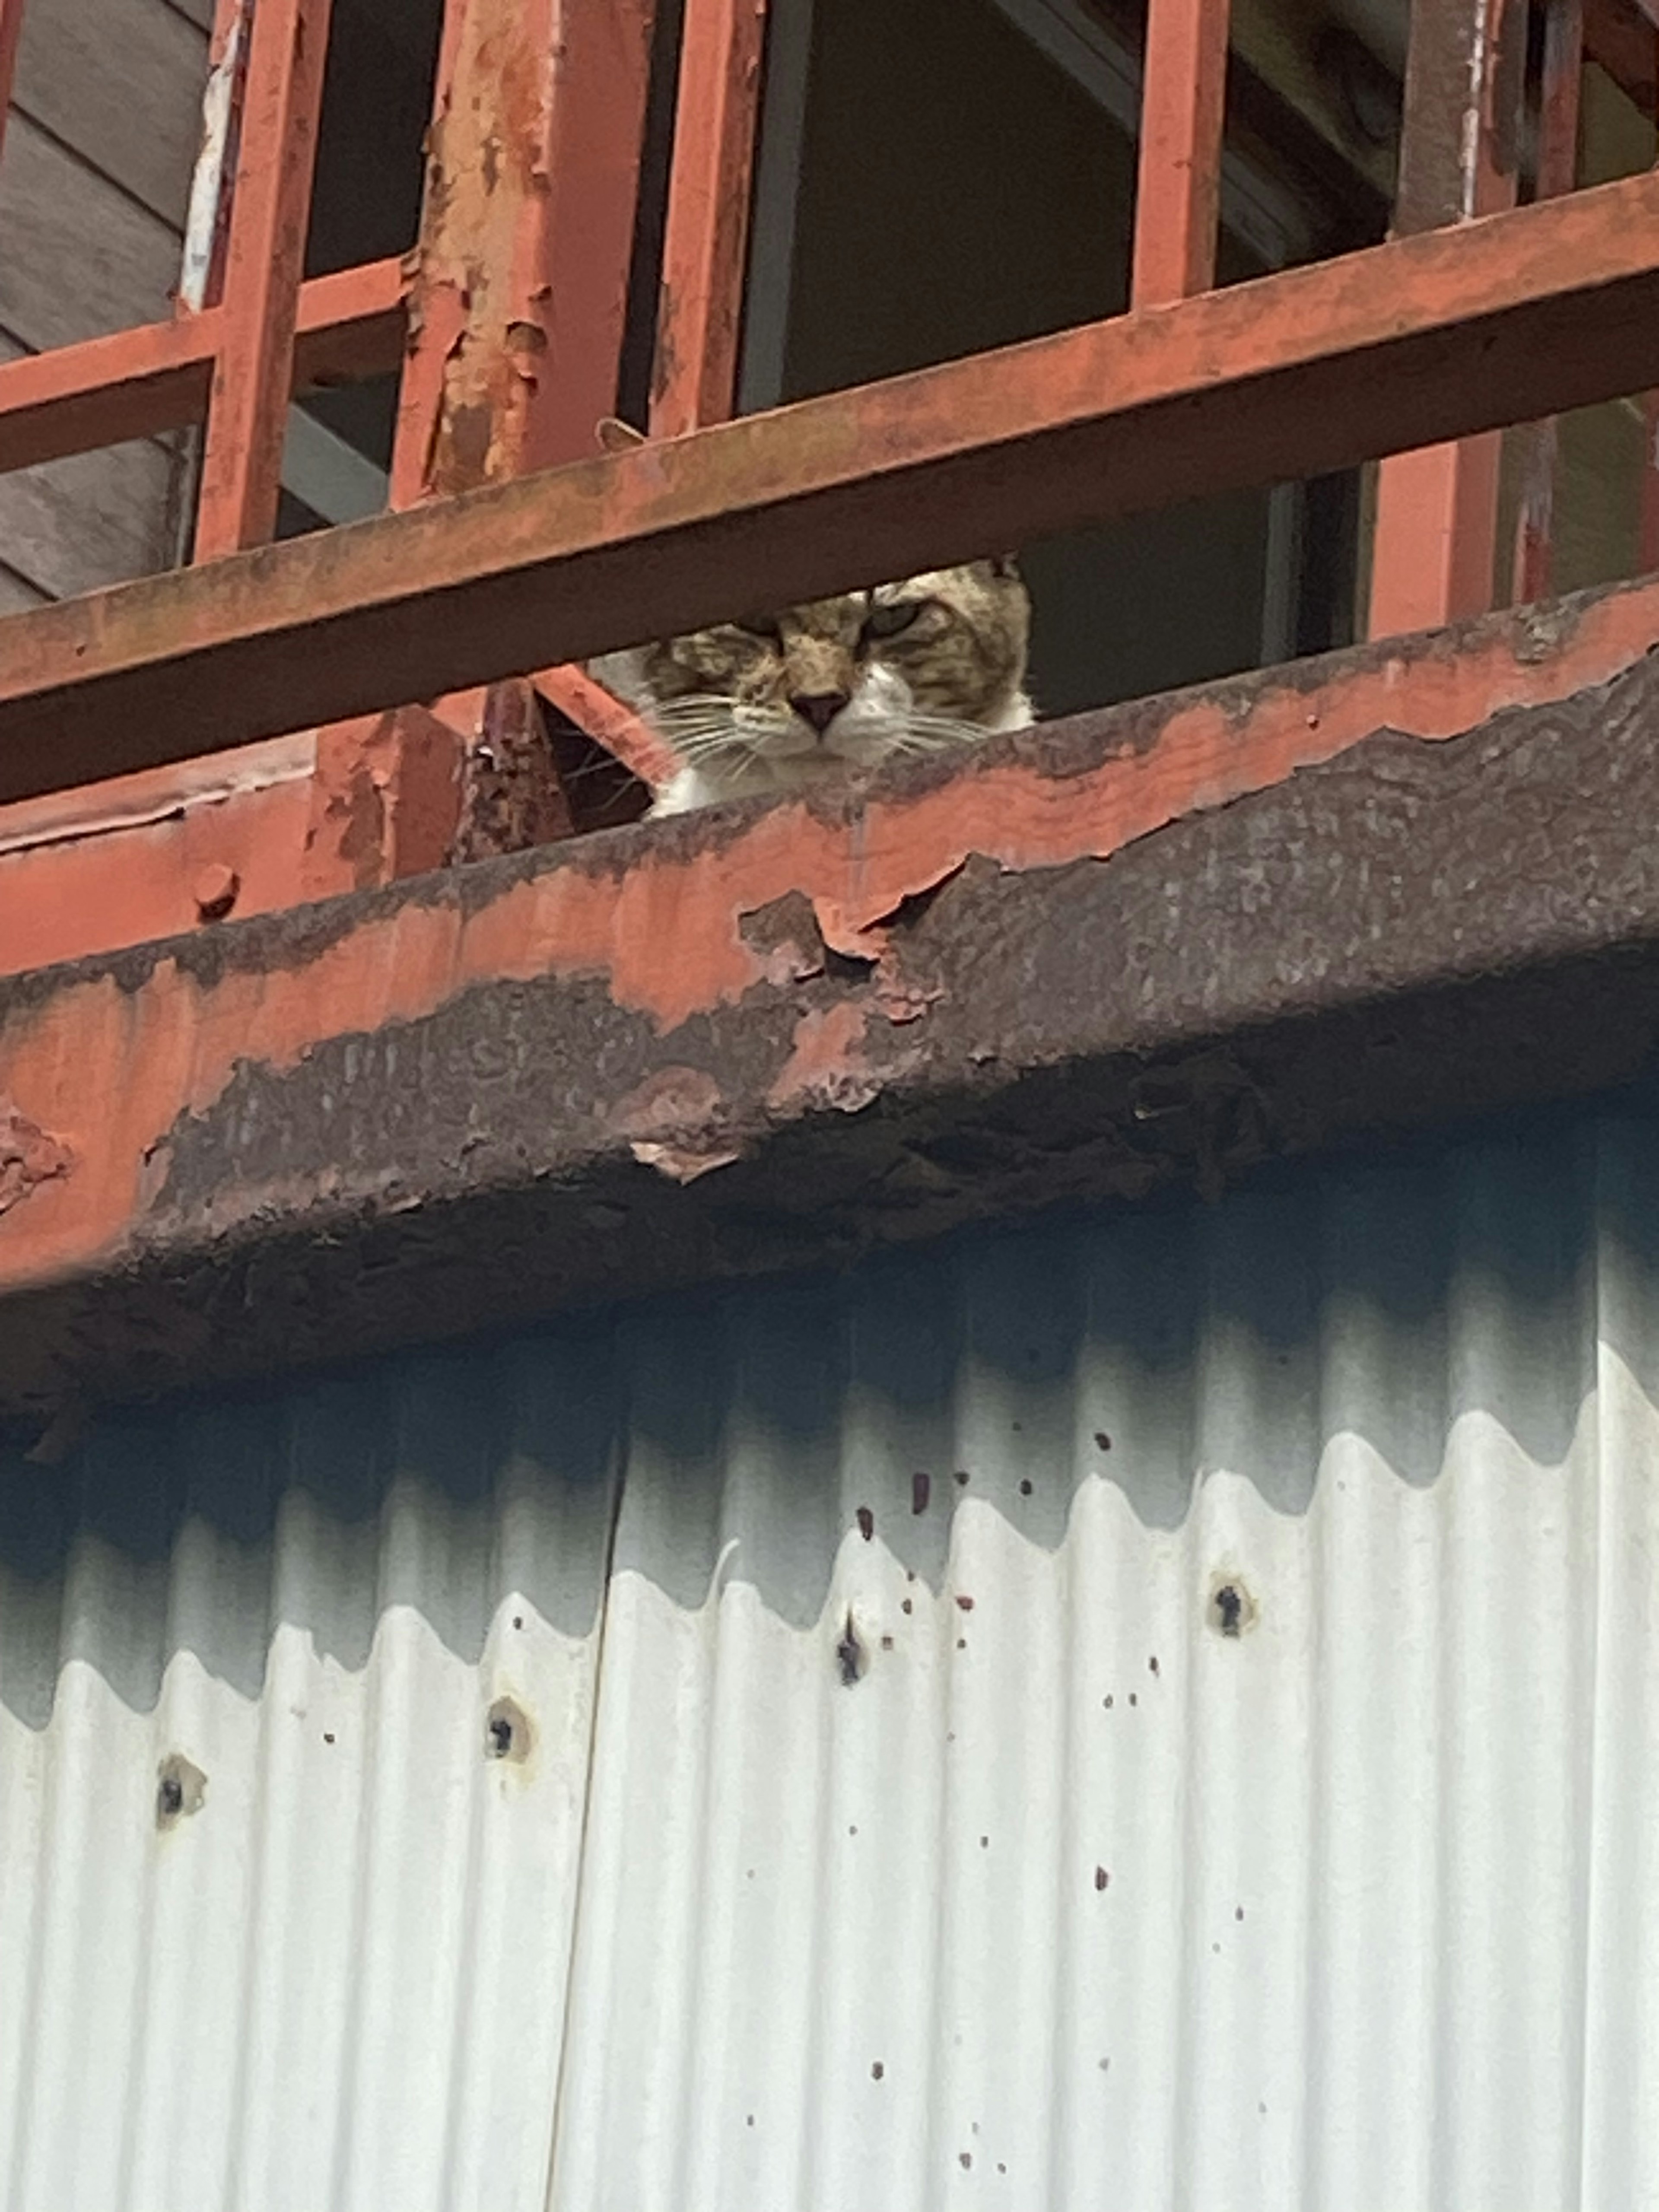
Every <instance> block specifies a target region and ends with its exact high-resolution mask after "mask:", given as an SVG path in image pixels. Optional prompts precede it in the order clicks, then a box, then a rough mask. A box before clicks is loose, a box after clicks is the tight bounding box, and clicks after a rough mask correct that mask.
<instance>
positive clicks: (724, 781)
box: [645, 691, 1035, 822]
mask: <svg viewBox="0 0 1659 2212" xmlns="http://www.w3.org/2000/svg"><path fill="white" fill-rule="evenodd" d="M1034 719H1035V716H1034V714H1033V711H1032V707H1031V702H1030V699H1029V698H1028V697H1027V696H1026V695H1025V693H1024V691H1017V692H1016V693H1015V694H1014V696H1013V697H1012V699H1011V700H1010V701H1009V702H1008V703H1007V705H1006V707H1005V708H1003V709H1002V711H1001V712H1000V714H996V715H994V716H993V718H992V719H991V720H989V721H988V722H987V723H986V724H985V726H984V734H985V735H986V736H987V738H995V737H1003V736H1006V734H1007V733H1008V732H1010V731H1012V730H1025V729H1029V728H1030V726H1031V723H1032V721H1033V720H1034ZM888 727H889V728H891V725H889V726H888ZM900 727H902V724H901V725H900ZM880 741H881V732H879V731H878V730H875V729H872V731H871V732H870V733H869V743H870V750H871V753H872V757H871V758H870V759H869V760H867V761H854V760H850V759H848V758H846V757H842V756H838V755H836V754H834V753H829V752H824V751H820V750H814V751H811V752H800V753H790V754H786V755H783V756H779V755H776V754H768V753H754V752H750V753H739V754H736V755H734V757H733V758H732V762H731V763H730V765H729V766H728V767H725V768H723V769H714V768H713V767H706V768H683V769H681V770H680V772H679V774H678V775H677V776H674V777H673V778H671V781H669V782H667V783H665V784H664V785H663V786H662V787H661V789H660V790H659V792H658V793H657V795H656V798H655V799H653V802H652V804H651V805H650V806H649V807H648V808H647V811H646V817H645V818H646V820H647V822H653V821H658V820H660V819H661V818H663V817H665V816H667V815H670V814H690V813H694V812H695V811H696V809H697V808H698V807H700V806H718V805H720V801H721V800H722V799H758V798H761V797H763V796H764V795H768V794H770V795H774V796H775V795H779V794H781V793H785V792H791V791H807V790H810V789H811V787H812V786H813V785H814V784H819V783H824V782H828V781H830V780H832V779H833V778H835V777H836V776H837V775H844V774H845V772H846V771H847V770H848V769H849V768H854V767H878V766H879V765H880V763H881V751H880Z"/></svg>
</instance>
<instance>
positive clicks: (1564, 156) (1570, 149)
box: [1510, 0, 1584, 603]
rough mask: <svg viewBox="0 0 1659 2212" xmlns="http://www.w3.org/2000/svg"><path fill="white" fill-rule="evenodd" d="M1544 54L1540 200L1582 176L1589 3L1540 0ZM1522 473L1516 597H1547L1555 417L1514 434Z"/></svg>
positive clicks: (1555, 471) (1513, 592) (1566, 188)
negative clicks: (1581, 116)
mask: <svg viewBox="0 0 1659 2212" xmlns="http://www.w3.org/2000/svg"><path fill="white" fill-rule="evenodd" d="M1542 5H1543V8H1544V55H1543V68H1542V76H1541V84H1540V88H1539V115H1538V155H1537V167H1538V176H1537V197H1539V198H1540V199H1553V198H1554V197H1556V196H1557V195H1558V194H1559V193H1561V192H1570V191H1571V190H1572V189H1573V187H1574V185H1576V184H1577V181H1578V118H1579V109H1580V106H1581V100H1580V93H1581V88H1582V83H1583V64H1584V0H1542ZM1560 443H1561V441H1560V437H1559V432H1558V430H1557V427H1556V420H1555V417H1554V416H1553V415H1547V416H1545V417H1544V419H1543V420H1542V421H1541V422H1528V423H1524V424H1522V425H1521V426H1520V427H1519V428H1516V429H1515V430H1514V431H1512V432H1510V451H1511V453H1512V454H1513V456H1514V460H1515V465H1516V471H1517V475H1518V477H1519V499H1518V504H1517V507H1516V519H1515V545H1514V550H1513V574H1512V578H1511V588H1510V598H1512V599H1519V600H1521V601H1522V602H1523V603H1524V602H1529V601H1531V600H1533V599H1543V598H1545V597H1546V596H1547V593H1548V592H1549V590H1550V586H1551V583H1552V581H1553V571H1554V543H1553V539H1554V523H1555V498H1556V489H1557V481H1556V480H1557V477H1558V474H1559V466H1560Z"/></svg>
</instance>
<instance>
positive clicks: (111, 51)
mask: <svg viewBox="0 0 1659 2212" xmlns="http://www.w3.org/2000/svg"><path fill="white" fill-rule="evenodd" d="M210 12H211V0H27V9H26V11H25V15H24V22H23V37H22V44H21V50H20V52H19V55H18V64H17V81H16V84H15V93H14V99H13V103H12V108H11V113H10V117H9V121H8V124H7V128H6V137H5V148H4V152H3V155H0V360H11V359H14V358H15V357H16V356H17V355H19V354H21V353H33V352H38V351H40V350H41V349H45V348H46V347H49V346H58V345H66V344H69V343H72V342H73V341H74V340H76V338H85V337H94V336H96V335H97V334H98V333H100V331H112V330H120V329H124V328H125V327H127V326H128V325H131V324H134V323H146V322H154V321H156V320H159V319H161V318H162V317H164V316H166V315H167V313H169V312H170V307H171V295H172V291H173V285H174V283H176V281H177V278H178V274H179V257H180V252H181V246H182V240H183V234H184V221H185V203H186V201H187V199H188V197H189V191H190V178H191V166H192V164H193V162H194V161H195V158H196V148H197V136H198V131H199V128H200V116H201V94H202V83H203V79H204V73H205V70H206V58H207V25H208V21H209V19H210ZM178 476H179V459H178V457H177V454H176V453H175V451H174V448H173V444H172V442H171V441H162V440H151V439H144V440H140V441H135V442H134V443H132V444H130V445H125V446H118V447H111V448H109V449H108V450H106V451H105V452H102V453H86V454H81V455H77V456H76V457H75V458H73V459H69V460H64V461H57V462H53V463H52V464H51V465H48V466H46V467H44V468H38V469H24V470H21V471H16V472H15V473H14V474H12V475H10V476H6V477H0V612H11V611H15V610H16V609H17V608H20V607H25V606H31V605H36V604H38V603H39V601H40V600H41V599H58V598H63V597H65V596H67V595H68V594H70V593H71V592H84V591H90V590H93V589H94V588H95V587H96V586H99V585H100V584H107V583H113V582H116V581H118V580H120V579H121V578H123V577H126V576H136V575H142V574H145V573H146V572H148V571H149V570H151V569H154V568H162V567H165V566H167V563H168V562H170V561H171V560H172V558H173V548H174V543H175V536H176V509H177V500H178Z"/></svg>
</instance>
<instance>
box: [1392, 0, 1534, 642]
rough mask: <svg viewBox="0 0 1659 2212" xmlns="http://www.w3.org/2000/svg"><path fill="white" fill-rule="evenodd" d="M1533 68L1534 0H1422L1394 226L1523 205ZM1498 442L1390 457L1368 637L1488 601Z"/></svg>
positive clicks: (1404, 230) (1406, 229) (1404, 232)
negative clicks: (1530, 18)
mask: <svg viewBox="0 0 1659 2212" xmlns="http://www.w3.org/2000/svg"><path fill="white" fill-rule="evenodd" d="M1525 70H1526V0H1412V9H1411V40H1410V46H1409V48H1408V51H1407V65H1406V100H1405V113H1404V117H1403V120H1402V126H1401V150H1400V182H1399V188H1398V191H1397V193H1396V196H1395V224H1394V228H1395V235H1396V236H1399V237H1412V236H1414V235H1416V234H1419V233H1420V232H1422V231H1425V230H1429V229H1434V228H1440V227H1441V226H1443V225H1449V224H1457V223H1465V222H1471V221H1473V220H1474V218H1476V217H1478V216H1486V215H1492V214H1495V213H1498V212H1500V211H1502V210H1507V209H1510V208H1513V207H1514V205H1515V201H1516V182H1517V173H1518V169H1519V163H1520V145H1521V118H1522V94H1523V92H1524V88H1525ZM1500 451H1501V441H1499V440H1498V438H1496V437H1495V436H1492V435H1486V436H1484V437H1480V438H1473V439H1460V440H1457V441H1453V442H1451V443H1449V444H1448V445H1445V446H1443V447H1432V448H1426V449H1424V450H1420V451H1419V452H1415V453H1401V454H1400V455H1398V456H1396V457H1395V458H1393V459H1389V460H1387V461H1385V462H1384V464H1383V468H1382V470H1381V471H1380V474H1379V479H1378V483H1377V497H1376V533H1375V537H1374V539H1373V544H1372V556H1371V591H1370V611H1369V618H1368V624H1367V627H1368V629H1369V633H1370V635H1371V636H1373V637H1379V636H1390V635H1394V634H1395V633H1396V632H1398V631H1403V630H1413V629H1431V628H1432V627H1434V626H1435V625H1436V624H1437V623H1447V622H1453V621H1455V620H1457V619H1458V618H1459V617H1462V616H1465V615H1474V614H1480V613H1481V612H1483V611H1485V610H1486V608H1487V607H1489V606H1490V605H1492V580H1493V564H1494V558H1495V553H1496V538H1497V528H1498V462H1499V457H1500Z"/></svg>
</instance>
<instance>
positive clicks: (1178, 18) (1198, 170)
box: [1130, 0, 1229, 307]
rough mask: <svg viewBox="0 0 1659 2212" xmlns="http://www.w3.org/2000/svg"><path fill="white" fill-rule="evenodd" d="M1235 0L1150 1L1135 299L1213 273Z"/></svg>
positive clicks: (1192, 284) (1181, 289) (1172, 295)
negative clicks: (1229, 37)
mask: <svg viewBox="0 0 1659 2212" xmlns="http://www.w3.org/2000/svg"><path fill="white" fill-rule="evenodd" d="M1228 8H1229V0H1151V5H1150V7H1149V9H1148V11H1147V17H1146V71H1145V76H1144V80H1143V83H1142V89H1141V96H1140V159H1139V181H1138V184H1137V187H1136V195H1135V240H1134V270H1133V279H1132V282H1131V286H1130V297H1131V298H1132V300H1133V302H1134V305H1135V306H1136V307H1163V306H1164V305H1165V304H1166V302H1168V301H1171V300H1184V299H1188V298H1190V297H1191V295H1193V294H1194V292H1203V291H1206V290H1207V289H1209V287H1210V286H1211V285H1212V284H1213V283H1214V282H1215V249H1216V231H1217V225H1218V222H1219V219H1220V208H1221V137H1222V126H1223V123H1224V120H1225V105H1226V91H1227V18H1228Z"/></svg>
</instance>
